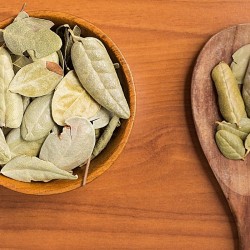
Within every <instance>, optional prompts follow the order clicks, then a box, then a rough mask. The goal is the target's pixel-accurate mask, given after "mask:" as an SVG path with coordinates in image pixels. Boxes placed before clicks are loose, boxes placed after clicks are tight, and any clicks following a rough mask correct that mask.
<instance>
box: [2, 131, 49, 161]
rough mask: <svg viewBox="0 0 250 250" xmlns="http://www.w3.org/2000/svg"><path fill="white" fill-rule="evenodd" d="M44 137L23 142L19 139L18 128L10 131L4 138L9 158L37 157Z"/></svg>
mask: <svg viewBox="0 0 250 250" xmlns="http://www.w3.org/2000/svg"><path fill="white" fill-rule="evenodd" d="M45 138H46V137H44V138H42V139H39V140H36V141H25V140H24V139H23V138H22V137H21V131H20V128H15V129H12V130H11V131H10V132H9V134H8V135H7V137H6V142H7V144H8V146H9V148H10V152H11V158H14V157H16V156H18V155H27V156H37V155H38V154H39V152H40V149H41V147H42V144H43V142H44V140H45Z"/></svg>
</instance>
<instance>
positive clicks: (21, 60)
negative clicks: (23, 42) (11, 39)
mask: <svg viewBox="0 0 250 250" xmlns="http://www.w3.org/2000/svg"><path fill="white" fill-rule="evenodd" d="M16 57H17V58H16V59H15V60H14V61H13V69H14V72H15V74H16V73H17V72H18V71H19V70H20V69H21V68H23V67H24V66H26V65H28V64H30V63H32V60H31V59H30V58H28V57H26V56H16Z"/></svg>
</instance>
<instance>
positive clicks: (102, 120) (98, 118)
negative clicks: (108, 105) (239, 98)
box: [89, 107, 112, 129]
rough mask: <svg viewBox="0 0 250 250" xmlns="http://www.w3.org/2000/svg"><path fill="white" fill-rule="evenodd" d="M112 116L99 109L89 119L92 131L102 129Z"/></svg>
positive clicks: (103, 109)
mask: <svg viewBox="0 0 250 250" xmlns="http://www.w3.org/2000/svg"><path fill="white" fill-rule="evenodd" d="M111 117H112V115H111V113H110V112H109V111H107V110H106V109H105V108H103V107H102V108H101V109H100V110H99V111H98V112H97V113H96V114H95V115H94V116H92V117H91V118H89V121H91V123H92V124H93V127H94V129H98V128H103V127H105V126H107V125H108V123H109V121H110V119H111Z"/></svg>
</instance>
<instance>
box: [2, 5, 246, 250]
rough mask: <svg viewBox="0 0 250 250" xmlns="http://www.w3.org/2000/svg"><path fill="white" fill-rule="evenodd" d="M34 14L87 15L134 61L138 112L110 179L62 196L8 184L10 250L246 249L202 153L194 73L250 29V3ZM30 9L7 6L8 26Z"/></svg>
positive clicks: (5, 211)
mask: <svg viewBox="0 0 250 250" xmlns="http://www.w3.org/2000/svg"><path fill="white" fill-rule="evenodd" d="M26 2H27V8H26V10H27V11H29V10H54V11H63V12H67V13H69V14H73V15H76V16H78V17H82V18H84V19H86V20H88V21H90V22H92V23H93V24H95V25H96V26H98V27H99V28H101V29H102V30H103V31H104V32H105V33H106V34H108V35H109V36H110V37H111V38H112V39H113V40H114V41H115V42H116V44H117V45H118V46H119V47H120V49H121V51H122V52H123V54H124V56H125V57H126V59H127V61H128V63H129V65H130V67H131V70H132V73H133V76H134V80H135V85H136V90H137V115H136V120H135V125H134V129H133V132H132V134H131V137H130V139H129V142H128V144H127V146H126V148H125V150H124V151H123V153H122V155H121V156H120V157H119V159H118V160H117V161H116V162H115V164H114V165H113V166H112V167H111V168H110V170H108V171H107V172H106V173H105V174H103V175H102V176H101V177H99V178H98V179H97V180H95V181H94V182H92V183H91V184H89V185H88V186H87V187H86V188H81V189H77V190H75V191H71V192H69V193H65V194H61V195H52V196H47V197H45V196H44V197H38V196H29V195H24V194H19V193H15V192H13V191H10V190H7V189H5V188H2V187H0V248H3V249H11V248H17V249H21V248H23V249H70V248H71V249H171V250H172V249H193V250H194V249H213V250H214V249H220V250H221V249H225V250H230V249H238V238H237V231H236V226H235V223H234V220H233V217H232V215H231V212H230V209H229V207H228V205H227V203H226V199H225V198H224V196H223V194H222V192H221V190H220V188H219V186H218V184H217V182H216V180H215V178H214V177H213V174H212V171H211V170H210V168H209V166H208V163H207V161H206V159H205V157H204V155H203V153H202V151H201V148H200V145H199V142H198V139H197V136H196V133H195V129H194V124H193V120H192V113H191V105H190V86H191V74H192V70H193V66H194V63H195V60H196V57H197V55H198V52H199V51H200V49H201V48H202V46H203V45H204V43H205V42H206V41H207V40H208V39H209V38H210V36H211V35H213V34H214V33H216V32H218V31H219V30H221V29H223V28H226V27H228V26H231V25H234V24H237V23H247V22H250V14H249V13H250V12H249V10H250V2H249V1H205V0H204V1H200V0H197V1H188V0H186V1H185V0H184V1H168V0H162V1H152V0H151V1H149V0H146V1H145V0H144V1H134V0H126V1H124V0H114V1H107V0H93V1H79V0H68V1H60V0H43V1H41V0H38V1H31V0H27V1H26ZM22 4H23V2H22V1H17V0H7V1H4V0H1V2H0V20H3V19H5V18H8V17H10V16H13V15H16V14H17V12H18V11H19V10H20V8H21V6H22Z"/></svg>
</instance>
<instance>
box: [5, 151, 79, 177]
mask: <svg viewBox="0 0 250 250" xmlns="http://www.w3.org/2000/svg"><path fill="white" fill-rule="evenodd" d="M1 173H2V174H3V175H4V176H7V177H9V178H11V179H14V180H17V181H23V182H31V181H43V182H48V181H51V180H54V179H68V180H76V179H77V178H78V177H77V175H72V174H71V173H69V172H67V171H64V170H62V169H59V168H57V167H56V166H55V165H54V164H52V163H51V162H47V161H43V160H41V159H39V158H37V157H32V156H25V155H22V156H17V157H15V158H13V159H12V160H11V161H9V162H8V163H7V164H6V165H5V166H4V167H3V168H2V170H1Z"/></svg>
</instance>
